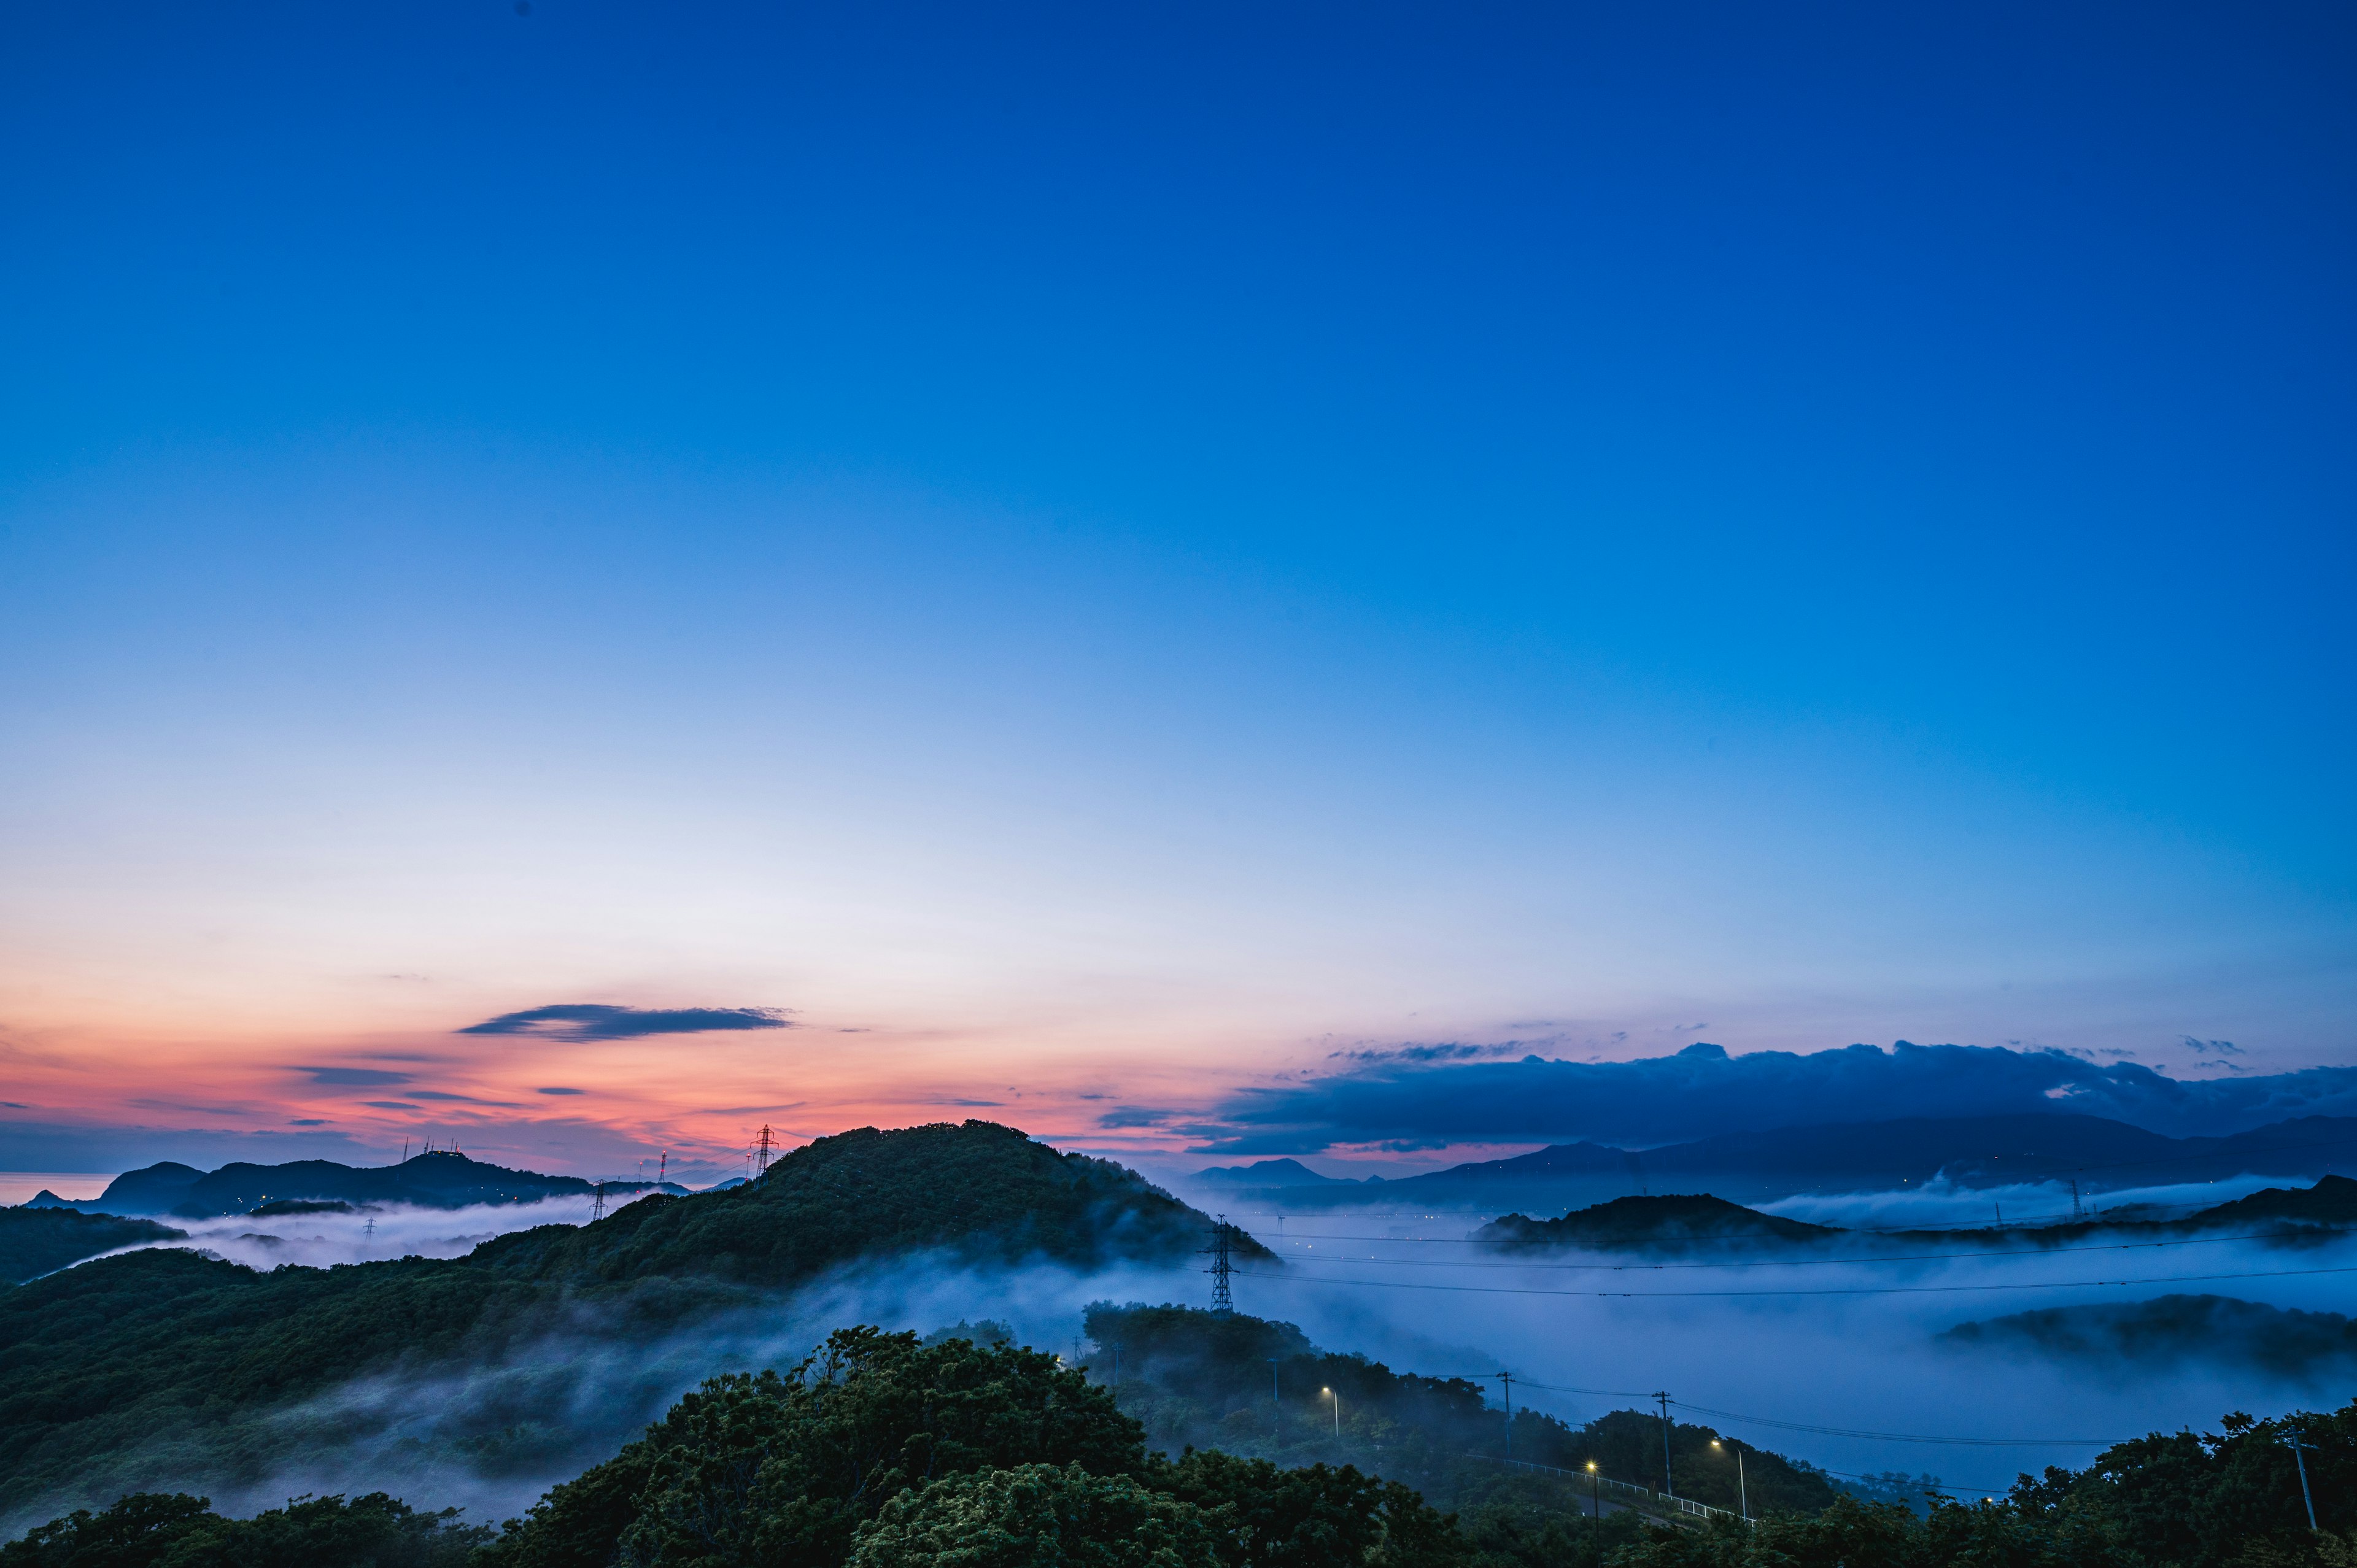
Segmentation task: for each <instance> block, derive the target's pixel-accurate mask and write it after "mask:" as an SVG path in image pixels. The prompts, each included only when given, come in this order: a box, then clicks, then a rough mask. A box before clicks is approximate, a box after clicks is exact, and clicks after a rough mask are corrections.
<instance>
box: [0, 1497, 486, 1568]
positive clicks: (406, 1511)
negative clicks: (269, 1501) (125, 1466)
mask: <svg viewBox="0 0 2357 1568" xmlns="http://www.w3.org/2000/svg"><path fill="white" fill-rule="evenodd" d="M490 1535H491V1531H490V1530H489V1529H488V1528H486V1527H484V1526H481V1525H466V1524H462V1523H460V1522H459V1521H458V1518H457V1510H456V1509H450V1510H446V1511H445V1512H442V1513H438V1514H428V1513H419V1512H417V1511H416V1510H415V1509H412V1508H411V1507H410V1506H409V1505H408V1504H406V1503H404V1502H402V1501H400V1500H399V1499H397V1498H389V1497H387V1496H385V1495H384V1494H383V1493H382V1492H375V1493H371V1494H370V1495H369V1496H367V1497H363V1498H352V1499H350V1501H349V1502H348V1501H346V1500H345V1499H344V1498H340V1497H333V1498H298V1499H296V1500H294V1501H291V1502H289V1503H288V1504H287V1505H286V1506H285V1508H282V1509H264V1511H263V1512H261V1513H259V1514H256V1515H255V1516H254V1517H253V1518H252V1519H224V1518H222V1517H221V1515H220V1514H217V1513H215V1512H213V1511H212V1508H211V1506H210V1502H209V1500H208V1499H206V1498H192V1497H189V1496H188V1495H186V1494H185V1493H174V1494H165V1493H156V1492H145V1493H140V1494H138V1495H136V1496H133V1497H128V1498H123V1499H122V1500H121V1501H120V1502H118V1503H116V1504H115V1505H114V1506H113V1508H110V1509H103V1510H102V1511H99V1512H96V1513H93V1512H91V1510H90V1509H80V1510H77V1511H76V1512H74V1513H73V1514H71V1515H70V1516H68V1517H66V1518H64V1519H59V1520H51V1521H50V1522H49V1523H48V1524H45V1525H42V1526H40V1527H39V1528H38V1529H37V1530H33V1531H31V1532H30V1533H29V1534H27V1536H26V1537H25V1538H24V1539H23V1540H22V1541H9V1542H7V1543H6V1544H5V1545H0V1568H468V1562H469V1560H470V1559H471V1558H472V1557H473V1556H474V1554H475V1551H476V1549H477V1548H478V1547H479V1546H481V1545H482V1544H483V1543H484V1541H487V1540H488V1539H489V1538H490Z"/></svg>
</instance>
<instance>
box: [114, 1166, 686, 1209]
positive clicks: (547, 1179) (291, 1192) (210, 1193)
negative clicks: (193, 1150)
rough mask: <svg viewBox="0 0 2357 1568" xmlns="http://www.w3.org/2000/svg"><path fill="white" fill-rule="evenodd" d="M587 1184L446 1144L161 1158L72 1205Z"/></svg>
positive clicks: (512, 1194)
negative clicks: (203, 1165)
mask: <svg viewBox="0 0 2357 1568" xmlns="http://www.w3.org/2000/svg"><path fill="white" fill-rule="evenodd" d="M653 1185H654V1184H652V1183H651V1182H625V1183H619V1184H608V1191H617V1190H624V1189H627V1190H632V1191H639V1190H643V1189H645V1188H646V1187H651V1186H653ZM592 1186H593V1184H592V1183H589V1182H587V1181H584V1180H582V1179H581V1178H580V1177H578V1176H543V1175H541V1174H540V1173H539V1172H537V1171H519V1170H510V1169H509V1168H508V1167H506V1166H505V1165H487V1164H485V1163H484V1162H482V1161H480V1160H470V1159H468V1157H467V1156H466V1155H462V1154H459V1153H457V1152H456V1151H454V1150H447V1149H436V1150H435V1151H434V1152H433V1153H431V1154H424V1155H412V1156H411V1157H410V1158H408V1159H406V1160H404V1161H402V1162H401V1163H400V1164H398V1165H343V1164H340V1163H339V1162H338V1161H335V1160H295V1161H291V1162H289V1163H288V1164H285V1165H248V1164H243V1163H239V1164H232V1165H223V1166H221V1168H220V1169H219V1170H215V1171H200V1170H198V1169H196V1168H195V1167H194V1166H191V1165H179V1164H177V1163H175V1162H172V1161H168V1160H167V1161H166V1162H164V1163H163V1164H161V1165H148V1166H146V1167H145V1168H144V1169H140V1170H135V1171H125V1172H124V1173H123V1175H121V1176H116V1177H115V1178H114V1180H113V1182H111V1183H109V1184H108V1185H107V1188H106V1191H105V1192H103V1193H102V1194H100V1195H99V1196H98V1197H94V1198H91V1199H90V1200H89V1201H87V1202H84V1203H81V1204H77V1205H73V1206H72V1207H75V1208H81V1209H83V1210H85V1211H103V1212H106V1213H109V1214H155V1215H167V1216H174V1217H178V1218H179V1219H210V1218H217V1217H219V1216H221V1215H226V1214H251V1213H252V1212H253V1210H254V1209H256V1208H260V1207H262V1206H263V1205H264V1204H269V1203H280V1202H286V1201H290V1200H291V1201H295V1202H335V1203H355V1204H359V1203H406V1204H412V1205H414V1206H416V1207H418V1208H467V1207H469V1206H471V1205H474V1204H502V1203H536V1202H538V1201H540V1200H541V1199H542V1198H546V1197H587V1196H588V1195H589V1192H590V1190H591V1187H592Z"/></svg>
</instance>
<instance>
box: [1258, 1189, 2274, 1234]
mask: <svg viewBox="0 0 2357 1568" xmlns="http://www.w3.org/2000/svg"><path fill="white" fill-rule="evenodd" d="M2262 1190H2263V1191H2271V1190H2281V1189H2276V1188H2263V1189H2262ZM2294 1190H2300V1191H2305V1190H2308V1189H2306V1188H2298V1189H2294ZM1700 1196H1703V1197H1709V1196H1711V1195H1710V1194H1707V1193H1705V1194H1702V1195H1700ZM2251 1196H2255V1195H2251ZM2241 1201H2242V1199H2241V1198H2229V1199H2228V1200H2227V1201H2226V1202H2225V1203H2139V1204H2136V1205H2135V1206H2134V1208H2136V1209H2137V1210H2140V1211H2145V1212H2150V1213H2159V1214H2184V1215H2189V1216H2191V1215H2200V1214H2204V1213H2207V1212H2209V1211H2210V1210H2211V1209H2213V1208H2226V1207H2227V1206H2228V1204H2232V1203H2239V1202H2241ZM1733 1207H1736V1208H1741V1207H1743V1206H1742V1205H1740V1204H1736V1205H1733ZM1488 1212H1489V1211H1488V1210H1487V1209H1483V1210H1479V1211H1475V1210H1467V1211H1465V1212H1464V1214H1463V1215H1461V1216H1460V1218H1465V1219H1478V1218H1480V1217H1481V1216H1482V1215H1486V1214H1487V1213H1488ZM1751 1212H1753V1213H1755V1214H1760V1215H1761V1216H1762V1217H1763V1218H1765V1219H1784V1218H1785V1216H1782V1215H1779V1214H1769V1213H1767V1212H1766V1211H1765V1210H1764V1209H1753V1210H1751ZM2031 1218H2033V1219H2037V1218H2046V1219H2056V1220H2061V1221H2063V1222H2062V1223H2059V1224H2054V1225H2003V1226H1999V1225H1983V1224H1981V1223H1980V1222H1979V1221H1977V1220H1972V1221H1960V1222H1958V1223H1955V1224H1951V1225H1942V1224H1935V1223H1931V1222H1925V1223H1921V1224H1914V1225H1818V1224H1816V1223H1815V1222H1814V1221H1813V1220H1800V1219H1796V1220H1793V1221H1792V1223H1793V1224H1796V1225H1808V1226H1810V1227H1811V1228H1812V1229H1813V1230H1823V1231H1824V1232H1825V1233H1826V1234H1827V1235H1828V1236H1969V1235H1972V1234H1974V1233H1975V1232H1998V1233H2007V1234H2010V1233H2015V1232H2020V1231H2028V1230H2127V1229H2131V1228H2134V1227H2137V1226H2143V1225H2172V1224H2182V1223H2184V1221H2183V1220H2169V1219H2103V1218H2101V1217H2100V1216H2098V1217H2096V1218H2093V1219H2080V1220H2075V1221H2072V1220H2065V1219H2064V1216H2063V1214H2062V1212H2061V1210H2060V1209H2058V1210H2056V1211H2055V1212H2054V1213H2053V1214H2051V1215H2046V1216H2037V1215H2033V1216H2031ZM1499 1219H1523V1220H1525V1221H1526V1222H1527V1223H1529V1224H1533V1225H1554V1224H1556V1223H1559V1221H1557V1220H1553V1219H1530V1217H1529V1216H1527V1215H1501V1216H1500V1217H1499ZM1497 1222H1498V1221H1497V1219H1490V1220H1486V1221H1485V1228H1486V1226H1487V1225H1491V1224H1495V1223H1497ZM1286 1240H1306V1241H1390V1242H1395V1243H1405V1244H1409V1245H1414V1246H1419V1247H1564V1248H1569V1247H1577V1246H1582V1245H1586V1244H1589V1243H1614V1242H1620V1243H1646V1242H1652V1243H1660V1242H1663V1241H1664V1240H1674V1242H1675V1243H1676V1244H1677V1245H1678V1246H1681V1247H1702V1246H1725V1247H1757V1246H1760V1245H1763V1244H1765V1243H1769V1242H1772V1241H1777V1240H1787V1241H1791V1242H1792V1244H1795V1245H1797V1244H1798V1243H1799V1242H1800V1241H1803V1240H1814V1238H1807V1237H1803V1238H1781V1237H1774V1236H1683V1237H1674V1238H1664V1237H1663V1236H1662V1235H1661V1234H1660V1233H1659V1232H1657V1231H1652V1230H1613V1231H1607V1232H1604V1233H1602V1234H1598V1235H1590V1236H1580V1237H1573V1238H1565V1237H1560V1236H1362V1235H1358V1234H1355V1233H1352V1232H1348V1231H1340V1230H1333V1231H1327V1230H1297V1231H1293V1232H1291V1233H1290V1234H1289V1235H1288V1236H1287V1237H1286Z"/></svg>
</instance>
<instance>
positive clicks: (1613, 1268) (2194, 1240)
mask: <svg viewBox="0 0 2357 1568" xmlns="http://www.w3.org/2000/svg"><path fill="white" fill-rule="evenodd" d="M2349 1235H2357V1226H2346V1225H2336V1226H2329V1227H2328V1226H2312V1227H2303V1228H2301V1229H2299V1230H2259V1231H2253V1232H2250V1233H2248V1234H2244V1235H2240V1236H2188V1237H2184V1238H2182V1239H2180V1240H2174V1241H2104V1242H2101V1243H2091V1244H2088V1245H2085V1246H2064V1247H1998V1248H1983V1249H1980V1250H1978V1251H1970V1252H1895V1253H1886V1254H1883V1255H1881V1256H1878V1257H1867V1258H1753V1259H1747V1260H1739V1261H1737V1262H1681V1263H1551V1262H1529V1263H1510V1262H1490V1261H1489V1260H1486V1259H1481V1258H1465V1259H1456V1258H1376V1257H1366V1258H1350V1257H1333V1258H1315V1257H1309V1256H1308V1255H1306V1254H1297V1253H1287V1254H1286V1255H1285V1257H1286V1262H1291V1263H1326V1262H1335V1263H1379V1264H1382V1265H1383V1266H1384V1267H1386V1268H1394V1269H1499V1268H1509V1269H1566V1270H1572V1271H1580V1272H1591V1273H1601V1272H1606V1271H1609V1272H1612V1273H1620V1272H1622V1271H1627V1270H1641V1269H1654V1270H1663V1269H1805V1268H1824V1267H1827V1266H1829V1265H1832V1264H1835V1263H1934V1262H1950V1261H1953V1260H1956V1259H1986V1258H2047V1257H2052V1256H2054V1255H2056V1254H2057V1253H2061V1252H2128V1251H2136V1249H2138V1248H2144V1247H2152V1248H2159V1247H2203V1246H2211V1245H2214V1244H2216V1243H2218V1242H2222V1241H2281V1240H2303V1241H2304V1240H2309V1238H2310V1237H2316V1236H2349ZM1348 1240H1390V1238H1388V1237H1384V1238H1376V1237H1372V1236H1369V1237H1351V1238H1348ZM1434 1240H1445V1238H1440V1237H1436V1238H1434ZM1681 1244H1683V1243H1681Z"/></svg>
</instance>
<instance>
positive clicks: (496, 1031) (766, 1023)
mask: <svg viewBox="0 0 2357 1568" xmlns="http://www.w3.org/2000/svg"><path fill="white" fill-rule="evenodd" d="M792 1027H793V1025H792V1024H791V1022H790V1021H789V1020H788V1019H787V1017H786V1015H785V1010H784V1009H782V1008H779V1007H617V1006H613V1005H610V1004H605V1003H597V1002H559V1003H554V1004H550V1005H548V1006H546V1007H531V1008H527V1009H525V1010H524V1011H523V1012H521V1013H502V1014H500V1015H499V1016H498V1017H496V1018H486V1019H485V1020H483V1022H481V1023H479V1024H470V1025H468V1026H467V1027H466V1028H463V1029H458V1030H455V1031H453V1032H454V1033H456V1034H460V1035H531V1036H537V1037H539V1038H541V1039H548V1040H567V1041H574V1042H583V1041H589V1040H631V1039H639V1038H640V1037H643V1036H649V1035H703V1034H711V1033H715V1032H727V1031H734V1030H739V1029H791V1028H792Z"/></svg>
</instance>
